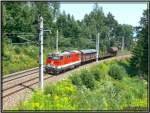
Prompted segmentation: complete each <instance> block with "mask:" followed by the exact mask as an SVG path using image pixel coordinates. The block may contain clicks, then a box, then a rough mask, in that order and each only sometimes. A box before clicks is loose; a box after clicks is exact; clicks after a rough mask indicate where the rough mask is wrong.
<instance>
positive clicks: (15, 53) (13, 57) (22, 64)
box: [3, 43, 48, 75]
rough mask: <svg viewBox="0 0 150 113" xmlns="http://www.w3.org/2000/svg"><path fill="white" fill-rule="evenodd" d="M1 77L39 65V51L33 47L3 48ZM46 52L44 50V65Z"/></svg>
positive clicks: (10, 46)
mask: <svg viewBox="0 0 150 113" xmlns="http://www.w3.org/2000/svg"><path fill="white" fill-rule="evenodd" d="M3 52H4V55H3V75H7V74H10V73H14V72H17V71H21V70H25V69H29V68H34V67H37V66H38V65H39V60H38V58H39V49H38V47H37V46H33V45H26V46H20V45H10V44H6V43H5V44H4V46H3ZM47 53H48V50H46V49H45V48H44V63H45V59H46V54H47Z"/></svg>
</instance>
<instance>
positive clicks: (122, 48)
mask: <svg viewBox="0 0 150 113" xmlns="http://www.w3.org/2000/svg"><path fill="white" fill-rule="evenodd" d="M121 50H124V36H123V37H122V47H121Z"/></svg>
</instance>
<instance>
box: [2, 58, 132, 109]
mask: <svg viewBox="0 0 150 113" xmlns="http://www.w3.org/2000/svg"><path fill="white" fill-rule="evenodd" d="M130 56H131V55H124V56H116V57H111V58H107V59H103V60H101V61H99V62H103V61H110V60H115V59H116V60H120V59H125V58H129V57H130ZM96 63H97V62H92V63H87V64H84V65H82V66H80V67H78V68H75V69H73V70H70V71H66V72H64V73H61V74H59V75H57V76H51V75H49V74H45V75H44V80H45V81H46V82H48V83H56V82H57V81H59V80H61V79H62V78H65V77H67V76H69V73H71V72H73V71H75V70H80V69H82V68H85V67H89V66H90V65H92V64H96ZM38 73H39V68H35V69H30V71H29V70H27V71H24V72H22V73H21V72H20V73H17V74H16V75H15V74H13V76H8V77H6V78H3V85H2V86H3V88H2V91H3V94H2V98H3V110H7V109H9V108H11V107H12V105H16V104H17V103H18V102H19V101H23V100H26V99H28V98H29V94H31V93H32V92H33V91H35V89H36V88H38V83H39V74H38Z"/></svg>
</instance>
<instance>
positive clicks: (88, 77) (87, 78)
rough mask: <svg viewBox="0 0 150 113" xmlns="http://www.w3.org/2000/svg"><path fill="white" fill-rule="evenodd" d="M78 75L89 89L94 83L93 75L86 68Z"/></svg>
mask: <svg viewBox="0 0 150 113" xmlns="http://www.w3.org/2000/svg"><path fill="white" fill-rule="evenodd" d="M80 77H81V80H82V83H83V84H84V85H85V86H86V87H87V88H90V89H93V88H94V85H95V81H94V76H92V74H91V73H90V72H89V71H87V70H86V69H85V70H82V71H81V74H80Z"/></svg>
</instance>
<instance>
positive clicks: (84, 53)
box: [80, 49, 97, 63]
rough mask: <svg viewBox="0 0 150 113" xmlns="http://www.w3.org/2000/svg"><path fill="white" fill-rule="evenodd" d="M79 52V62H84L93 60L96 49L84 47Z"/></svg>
mask: <svg viewBox="0 0 150 113" xmlns="http://www.w3.org/2000/svg"><path fill="white" fill-rule="evenodd" d="M80 52H81V62H82V63H86V62H90V61H94V60H95V59H96V52H97V51H96V50H95V49H84V50H80Z"/></svg>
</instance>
